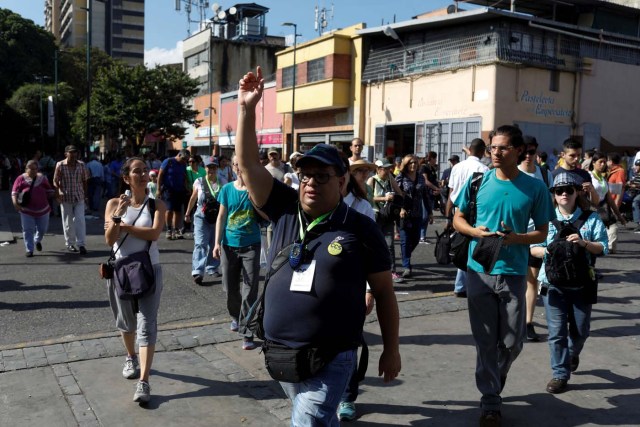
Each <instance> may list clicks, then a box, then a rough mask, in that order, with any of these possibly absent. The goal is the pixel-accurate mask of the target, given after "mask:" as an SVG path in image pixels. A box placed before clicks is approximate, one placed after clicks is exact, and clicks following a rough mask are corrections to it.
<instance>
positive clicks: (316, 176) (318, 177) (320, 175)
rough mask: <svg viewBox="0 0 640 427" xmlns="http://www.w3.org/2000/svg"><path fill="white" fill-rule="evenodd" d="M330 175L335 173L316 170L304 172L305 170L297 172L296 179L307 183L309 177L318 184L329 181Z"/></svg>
mask: <svg viewBox="0 0 640 427" xmlns="http://www.w3.org/2000/svg"><path fill="white" fill-rule="evenodd" d="M332 176H336V175H335V174H330V173H326V172H317V173H306V172H298V179H299V180H300V182H303V183H305V184H306V183H308V182H309V180H310V179H311V178H313V180H314V181H315V182H317V183H318V184H326V183H327V182H329V180H330V179H331V177H332Z"/></svg>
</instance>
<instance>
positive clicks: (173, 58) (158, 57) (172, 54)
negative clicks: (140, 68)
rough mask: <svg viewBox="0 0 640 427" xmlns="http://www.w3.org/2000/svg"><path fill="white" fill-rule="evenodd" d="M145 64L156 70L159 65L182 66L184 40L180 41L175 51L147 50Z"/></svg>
mask: <svg viewBox="0 0 640 427" xmlns="http://www.w3.org/2000/svg"><path fill="white" fill-rule="evenodd" d="M144 63H145V65H146V66H147V67H150V68H154V67H156V66H157V65H165V64H182V40H180V41H178V42H177V43H176V47H175V48H173V49H164V48H161V47H154V48H151V49H149V50H145V51H144Z"/></svg>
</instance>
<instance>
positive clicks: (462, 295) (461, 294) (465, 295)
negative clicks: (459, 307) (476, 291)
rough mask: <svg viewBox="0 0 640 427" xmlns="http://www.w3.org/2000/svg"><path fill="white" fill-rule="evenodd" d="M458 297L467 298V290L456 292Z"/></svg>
mask: <svg viewBox="0 0 640 427" xmlns="http://www.w3.org/2000/svg"><path fill="white" fill-rule="evenodd" d="M454 294H455V296H456V298H466V297H467V293H466V292H465V291H460V292H454Z"/></svg>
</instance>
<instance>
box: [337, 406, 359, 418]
mask: <svg viewBox="0 0 640 427" xmlns="http://www.w3.org/2000/svg"><path fill="white" fill-rule="evenodd" d="M338 419H339V420H340V421H353V420H355V419H356V404H355V403H354V402H340V406H338Z"/></svg>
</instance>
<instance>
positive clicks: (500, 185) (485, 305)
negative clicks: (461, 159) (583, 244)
mask: <svg viewBox="0 0 640 427" xmlns="http://www.w3.org/2000/svg"><path fill="white" fill-rule="evenodd" d="M524 150H525V145H524V140H523V137H522V132H521V131H520V130H519V129H518V128H517V127H515V126H508V125H507V126H501V127H499V128H498V129H497V130H496V131H495V133H494V134H493V135H492V137H491V140H490V146H489V147H488V151H489V152H490V153H491V161H492V163H493V166H494V169H492V170H490V171H488V172H485V173H484V175H483V179H482V183H481V185H480V188H479V189H478V192H477V194H476V197H475V203H473V201H472V199H471V180H472V179H469V181H467V182H466V183H465V184H464V186H463V187H462V189H461V190H460V193H459V194H458V196H457V197H456V199H455V201H454V204H455V205H456V206H457V207H458V210H457V211H456V213H455V216H454V219H453V225H454V227H455V229H456V230H457V231H458V232H460V233H462V234H464V235H467V236H471V237H472V238H473V240H472V241H471V242H470V245H469V252H468V253H469V260H468V264H467V282H466V285H467V303H468V306H469V321H470V323H471V332H472V335H473V339H474V341H475V344H476V353H477V360H476V385H477V387H478V390H479V391H480V393H482V398H481V399H480V406H481V414H480V420H479V421H480V422H479V424H480V427H494V426H500V425H501V419H502V413H501V407H502V398H501V396H500V395H501V393H502V390H503V388H504V386H505V383H506V380H507V374H508V373H509V370H510V368H511V365H512V363H513V362H514V360H515V359H516V358H517V357H518V355H519V354H520V352H521V351H522V346H523V344H522V343H523V340H524V338H525V324H524V323H525V322H524V320H525V313H526V307H525V292H526V274H527V259H528V252H529V245H531V244H534V243H540V242H542V241H544V239H545V237H546V236H547V231H548V227H549V221H550V220H551V219H553V217H554V214H553V207H552V205H551V199H550V198H549V191H548V189H547V187H546V186H545V185H544V183H543V182H542V181H539V180H537V179H535V178H531V177H530V176H527V175H526V174H525V173H522V172H521V171H520V170H518V162H519V161H520V160H522V158H523V157H524ZM472 205H475V208H474V209H475V211H476V212H477V216H476V221H475V224H470V223H469V222H468V218H469V217H470V216H471V215H472V212H471V210H472ZM529 218H532V219H533V222H534V224H535V229H534V230H533V231H531V232H528V231H527V226H528V224H529ZM476 247H479V249H478V251H477V253H476Z"/></svg>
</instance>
